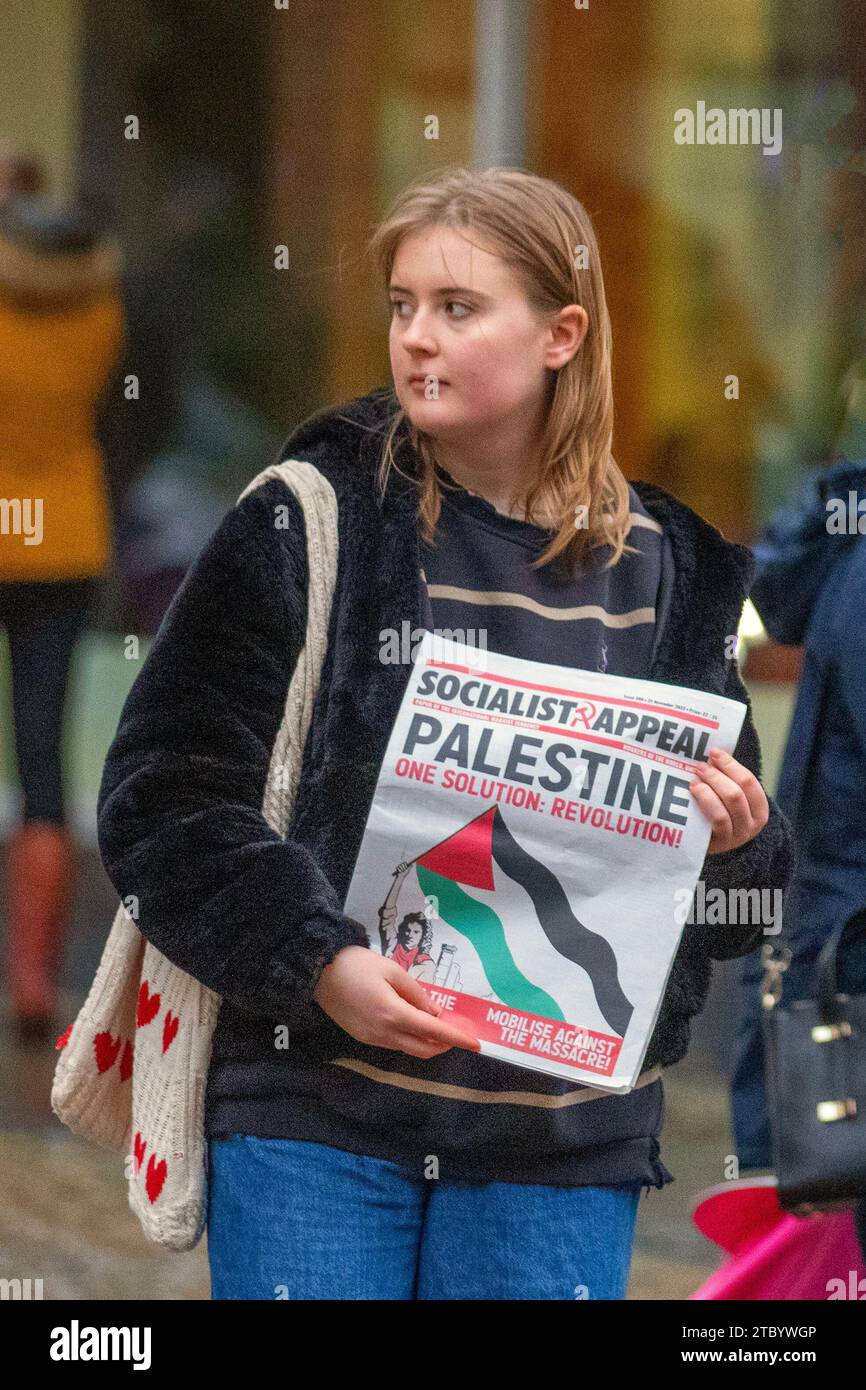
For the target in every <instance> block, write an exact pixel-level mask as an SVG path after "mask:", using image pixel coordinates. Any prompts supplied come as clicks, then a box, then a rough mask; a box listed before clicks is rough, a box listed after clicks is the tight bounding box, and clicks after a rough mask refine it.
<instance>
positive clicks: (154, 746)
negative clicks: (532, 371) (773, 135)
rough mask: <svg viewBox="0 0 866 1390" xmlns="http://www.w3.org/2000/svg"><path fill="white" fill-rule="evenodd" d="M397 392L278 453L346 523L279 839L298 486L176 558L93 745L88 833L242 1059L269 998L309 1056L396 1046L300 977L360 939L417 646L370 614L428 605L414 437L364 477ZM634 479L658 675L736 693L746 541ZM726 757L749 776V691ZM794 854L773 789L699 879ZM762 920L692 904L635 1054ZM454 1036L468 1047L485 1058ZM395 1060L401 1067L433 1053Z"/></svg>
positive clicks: (675, 1025) (308, 430)
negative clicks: (271, 798) (272, 775)
mask: <svg viewBox="0 0 866 1390" xmlns="http://www.w3.org/2000/svg"><path fill="white" fill-rule="evenodd" d="M394 404H395V399H394V396H393V393H392V392H390V391H389V390H387V389H384V388H381V389H378V390H376V391H373V392H370V393H369V394H368V395H367V396H363V397H360V398H358V399H356V400H354V401H351V402H349V403H348V404H347V405H344V406H343V407H341V408H338V409H327V410H324V411H320V412H318V413H317V414H316V415H314V416H312V417H310V418H309V419H308V420H306V421H305V422H304V423H303V424H302V425H300V426H299V427H298V428H297V429H296V430H295V431H294V433H293V434H292V435H290V436H289V438H288V440H287V441H286V443H285V445H284V447H283V450H282V453H281V458H302V459H306V460H307V461H309V462H310V463H312V464H313V465H314V466H315V467H316V468H318V469H319V470H320V471H321V472H322V473H323V474H324V475H325V477H326V478H327V479H328V480H329V482H330V483H331V485H332V486H333V488H334V490H335V492H336V496H337V500H338V505H339V544H340V549H339V567H338V575H337V587H336V592H335V598H334V606H333V611H332V617H331V627H330V631H329V642H328V649H327V657H326V661H325V666H324V670H323V675H322V682H321V688H320V691H319V694H318V698H317V701H316V706H315V711H314V717H313V722H312V727H311V730H310V735H309V738H308V740H307V743H306V746H305V750H304V758H303V765H302V774H301V782H300V788H299V792H298V799H297V803H296V808H295V814H294V819H293V823H292V825H291V827H290V831H289V834H288V836H287V837H286V839H285V840H283V839H281V838H280V837H279V836H278V835H276V834H275V833H274V832H273V831H272V830H270V828H269V827H268V826H267V824H266V822H265V820H264V819H263V817H262V814H261V805H262V796H263V787H264V779H265V777H266V775H267V771H268V765H269V761H270V757H271V750H272V746H273V741H274V737H275V734H276V730H277V727H278V725H279V722H280V717H281V715H282V711H283V707H284V703H285V697H286V691H287V688H288V683H289V680H290V678H291V673H292V671H293V669H294V664H295V661H296V659H297V656H298V652H299V650H300V645H301V643H302V641H303V637H304V632H305V623H306V577H307V548H306V541H305V536H304V528H303V517H302V513H301V510H300V507H299V505H298V503H297V502H296V500H295V499H294V497H292V496H291V495H290V494H288V493H287V491H286V489H285V488H284V487H283V485H282V484H281V483H279V482H270V483H267V484H265V485H264V486H262V487H260V488H258V489H257V490H256V491H255V492H253V493H252V494H250V495H249V496H248V497H246V498H245V499H244V500H243V501H242V502H241V503H239V504H238V505H237V506H235V507H234V508H233V509H232V510H231V511H230V512H229V513H228V514H227V516H226V517H225V518H224V520H223V522H222V523H221V525H220V527H219V529H218V530H217V532H216V533H215V535H214V536H213V538H212V539H211V541H210V542H209V543H208V545H207V546H206V548H205V550H204V552H203V553H202V555H201V556H200V557H199V559H198V561H197V562H196V564H195V565H194V566H193V568H192V570H191V571H190V572H189V573H188V574H187V577H186V579H185V581H184V583H183V584H182V585H181V587H180V589H179V590H178V592H177V593H176V595H175V597H174V599H173V601H172V604H171V606H170V608H169V610H168V612H167V613H166V616H165V619H164V620H163V623H162V626H161V627H160V630H159V633H158V634H157V637H156V640H155V642H154V645H153V647H152V649H151V651H150V652H149V653H148V656H147V659H146V660H145V662H144V664H143V667H142V670H141V672H140V673H139V675H138V677H137V679H136V681H135V684H134V685H133V688H132V690H131V691H130V694H129V696H128V698H127V700H126V704H125V706H124V709H123V713H122V716H121V720H120V725H119V728H118V731H117V734H116V737H115V739H114V742H113V743H112V745H111V748H110V750H109V753H108V757H107V760H106V763H105V769H104V774H103V779H102V785H101V789H100V795H99V806H98V832H99V844H100V849H101V853H102V857H103V862H104V864H105V867H106V870H107V872H108V874H109V877H110V878H111V880H112V882H113V884H114V887H115V888H116V890H117V892H118V893H119V895H120V896H121V897H123V898H126V897H127V896H128V895H130V894H134V895H136V896H137V898H138V900H139V907H140V914H141V916H140V921H139V925H140V927H141V930H142V932H143V933H144V934H145V936H146V937H148V938H149V939H150V940H151V941H152V942H154V944H155V945H156V946H157V947H158V949H159V950H160V951H162V952H163V954H164V955H166V956H168V957H169V959H171V960H173V961H174V962H175V963H176V964H178V965H179V966H181V968H183V969H184V970H186V971H188V972H189V973H190V974H192V975H194V976H196V977H197V978H199V979H200V980H202V981H203V982H204V983H205V984H206V985H208V986H210V988H212V989H213V990H215V991H216V992H217V993H219V994H220V995H222V996H223V1001H224V1002H223V1012H224V1013H225V1012H226V1010H228V1011H230V1012H229V1013H228V1015H227V1017H226V1018H225V1020H224V1019H222V1018H221V1020H220V1024H219V1028H220V1029H221V1030H223V1031H222V1034H221V1037H222V1043H220V1039H217V1042H216V1044H215V1047H216V1050H217V1052H219V1051H220V1047H221V1046H222V1047H223V1048H224V1049H227V1048H228V1042H227V1040H226V1036H227V1035H226V1030H229V1029H231V1028H234V1029H235V1034H236V1037H235V1042H236V1044H237V1049H241V1050H245V1055H246V1056H247V1057H248V1058H249V1059H250V1060H252V1057H253V1054H254V1052H255V1048H254V1046H253V1043H252V1041H251V1037H252V1033H251V1031H250V1030H254V1029H255V1028H256V1027H257V1026H258V1027H261V1028H262V1048H263V1055H264V1053H269V1054H270V1057H271V1058H273V1042H272V1036H271V1037H270V1038H269V1037H268V1036H266V1032H267V1030H266V1029H265V1027H264V1025H265V1021H267V1020H271V1021H272V1020H275V1019H277V1020H282V1021H288V1022H289V1023H290V1025H291V1027H292V1028H293V1030H294V1031H295V1036H298V1037H306V1039H307V1044H306V1045H308V1051H309V1054H310V1055H313V1053H317V1055H320V1056H321V1057H334V1056H335V1055H336V1053H337V1052H340V1053H342V1054H344V1055H345V1056H349V1057H355V1058H364V1059H367V1060H368V1061H370V1060H373V1061H375V1062H376V1063H377V1064H378V1065H380V1066H381V1065H382V1062H383V1058H384V1057H385V1056H386V1055H387V1054H385V1053H384V1052H383V1051H382V1050H380V1049H375V1048H371V1047H365V1046H364V1045H362V1044H360V1043H357V1042H356V1041H355V1040H354V1039H352V1038H350V1037H349V1036H348V1035H347V1034H346V1033H345V1032H343V1030H341V1029H339V1028H338V1027H337V1025H336V1024H334V1023H333V1022H332V1021H331V1020H330V1019H329V1018H328V1017H327V1015H325V1014H324V1013H323V1011H322V1010H321V1009H319V1007H318V1005H317V1004H315V1002H314V1001H313V1000H312V998H311V994H312V991H313V990H314V989H315V986H316V983H317V981H318V978H319V974H320V972H321V970H322V968H323V967H324V966H325V965H326V964H327V963H328V962H329V961H330V960H331V959H332V958H333V957H334V955H335V954H336V953H337V951H339V950H340V949H341V948H342V947H344V946H346V945H349V944H357V945H366V944H367V937H366V933H365V931H364V929H363V927H362V926H361V925H360V923H358V922H355V921H353V920H352V919H350V918H348V917H346V916H345V915H344V914H343V912H342V904H343V902H344V900H345V895H346V892H347V889H348V886H349V882H350V879H351V875H352V870H353V867H354V862H355V858H356V855H357V852H358V849H359V847H360V842H361V837H362V835H363V831H364V827H365V823H366V819H367V814H368V810H369V807H370V803H371V801H372V797H373V793H374V790H375V785H376V780H377V776H378V770H379V766H380V763H381V760H382V757H383V754H384V750H385V747H386V744H387V741H388V737H389V734H390V731H391V728H392V725H393V722H394V719H395V717H396V714H397V710H398V708H399V705H400V701H401V697H402V694H403V690H404V688H405V684H406V681H407V679H408V666H406V665H400V664H383V662H382V661H381V660H380V659H379V650H380V633H381V632H382V630H383V629H393V630H395V631H397V632H398V633H399V632H401V630H402V624H403V623H404V622H405V621H407V620H408V623H409V628H410V630H413V629H416V628H418V627H420V626H421V624H422V615H423V612H424V608H423V603H424V586H423V583H422V581H421V577H420V552H419V537H418V529H417V524H416V519H415V509H416V504H417V489H416V486H415V484H414V482H413V481H412V478H411V469H412V451H411V449H410V448H409V445H408V441H406V440H403V441H402V443H401V446H400V453H398V461H399V462H400V466H401V468H402V469H403V470H404V471H405V472H406V473H409V474H410V477H409V478H408V479H407V478H403V477H401V476H400V475H399V474H397V473H393V472H392V475H391V478H390V480H389V484H388V491H387V493H386V496H385V499H384V502H383V503H381V504H380V503H379V502H378V501H377V495H376V492H375V488H374V472H375V465H376V462H377V459H378V456H379V452H380V448H381V443H382V432H383V429H384V427H385V424H386V420H387V418H388V416H389V412H390V411H392V410H393V408H394ZM634 487H635V489H636V491H637V493H638V495H639V497H640V499H641V501H642V502H643V504H644V506H645V507H646V509H647V511H648V512H649V513H650V514H651V515H652V516H654V517H655V518H656V519H657V520H658V521H659V522H660V523H661V524H662V526H663V527H664V529H665V531H666V532H667V534H668V536H669V538H670V543H671V546H672V552H673V559H674V577H673V584H672V588H671V591H670V594H669V596H668V602H667V603H666V605H665V607H664V610H660V612H659V617H658V625H657V634H656V646H655V655H654V659H653V664H652V670H651V673H650V675H651V679H652V680H655V681H662V682H666V683H669V684H673V685H682V686H691V687H694V688H696V689H699V690H707V691H713V692H715V693H717V694H720V695H726V696H728V697H730V698H731V699H734V700H740V701H743V702H744V703H745V704H746V705H747V706H748V705H749V700H748V695H747V693H746V690H745V688H744V686H743V683H742V681H741V678H740V674H739V670H738V668H737V663H736V660H735V659H732V658H731V657H730V656H729V655H728V654H727V652H728V650H729V649H730V642H729V641H728V642H726V639H730V638H731V637H732V636H733V634H735V633H736V631H737V626H738V623H739V619H740V614H741V610H742V606H743V602H744V600H745V598H746V597H747V595H748V592H749V586H750V581H751V576H752V571H753V567H754V559H753V556H752V554H751V551H749V550H748V549H746V548H745V547H744V546H741V545H736V544H733V543H731V542H729V541H727V540H725V538H724V537H723V536H722V535H721V533H720V532H719V531H718V530H717V529H716V528H715V527H713V526H711V525H710V524H708V523H707V522H706V521H704V520H703V519H702V518H701V517H700V516H698V515H697V514H696V513H695V512H694V511H693V510H691V509H690V508H689V507H687V506H685V505H684V504H683V503H681V502H679V501H677V500H676V499H675V498H674V497H672V496H671V495H670V494H668V493H667V492H665V491H663V490H662V489H661V488H659V487H656V486H654V485H651V484H649V483H643V482H636V483H635V484H634ZM287 504H289V506H290V516H291V518H292V520H293V524H292V525H291V526H289V527H288V528H280V527H275V525H274V507H275V506H277V505H279V506H283V507H285V506H286V505H287ZM735 756H736V758H737V759H738V760H740V761H741V762H742V763H744V764H745V765H746V766H747V767H748V768H750V769H751V770H752V771H753V772H754V773H755V774H756V776H757V777H758V778H760V777H761V754H760V748H759V744H758V738H757V735H756V732H755V727H754V724H753V722H752V716H751V709H750V708H749V709H748V712H747V714H746V718H745V722H744V724H743V728H742V732H741V735H740V738H739V741H738V744H737V747H736V749H735ZM791 867H792V835H791V829H790V826H789V824H788V822H787V820H786V819H785V817H784V816H783V814H782V813H781V811H780V810H779V808H778V806H777V805H776V804H775V802H774V801H773V800H772V799H771V800H770V817H769V821H768V823H767V825H766V826H765V827H764V828H763V829H762V830H761V832H760V833H759V834H758V835H757V836H756V837H755V838H754V839H753V840H752V841H751V842H749V843H748V844H746V845H743V846H742V847H740V848H739V849H736V850H733V851H731V852H730V853H727V854H718V855H709V856H707V859H706V860H705V863H704V866H703V871H702V877H703V879H704V883H705V888H706V891H707V893H709V892H710V890H711V889H714V888H722V889H735V888H739V889H757V890H764V889H769V890H773V889H781V890H784V889H785V888H786V886H787V883H788V880H789V877H790V874H791ZM762 932H763V927H762V926H761V924H760V923H756V922H755V921H754V920H753V919H751V918H749V919H747V920H746V921H745V922H741V923H740V924H729V925H711V924H707V923H703V922H701V921H695V922H690V923H687V924H686V926H685V927H684V930H683V935H682V939H681V943H680V946H679V949H678V951H677V954H676V958H675V960H674V963H673V966H672V969H671V972H670V976H669V979H668V982H667V987H666V990H665V994H664V999H663V1003H662V1007H661V1010H660V1013H659V1016H658V1018H657V1022H656V1027H655V1029H654V1032H653V1035H652V1038H651V1040H650V1044H649V1049H648V1051H647V1054H646V1057H645V1062H644V1068H645V1069H647V1068H650V1067H652V1066H653V1065H654V1064H656V1063H659V1064H660V1065H661V1066H662V1067H665V1066H670V1065H671V1064H672V1063H674V1062H676V1061H678V1060H679V1059H680V1058H682V1056H683V1055H684V1053H685V1052H686V1049H687V1046H688V1037H689V1020H690V1018H691V1017H692V1016H693V1015H694V1014H695V1013H696V1012H697V1011H698V1010H699V1009H700V1008H701V1007H702V1005H703V1003H704V1000H705V998H706V994H707V990H708V987H709V982H710V969H711V961H712V960H714V959H715V960H725V959H729V958H731V957H734V956H740V955H744V954H746V953H748V952H750V951H751V950H753V949H754V947H755V946H756V945H757V944H758V943H759V942H760V941H761V939H762ZM242 1027H245V1028H246V1030H247V1031H246V1034H245V1041H244V1042H243V1043H241V1042H239V1041H238V1038H239V1037H240V1031H239V1030H241V1029H242ZM271 1033H272V1028H271ZM455 1051H460V1052H461V1053H462V1057H461V1061H462V1062H463V1063H464V1064H465V1065H466V1066H470V1065H472V1066H474V1065H476V1064H479V1062H480V1061H486V1062H487V1063H488V1064H489V1063H490V1061H491V1059H479V1058H478V1057H476V1056H475V1054H470V1053H463V1050H462V1049H456V1050H454V1049H452V1052H455ZM448 1055H449V1054H443V1056H448ZM392 1060H393V1057H392ZM400 1060H401V1062H402V1063H404V1064H405V1065H404V1066H403V1067H402V1070H404V1071H406V1070H408V1069H409V1068H410V1066H414V1067H415V1068H416V1069H417V1068H422V1067H425V1066H430V1063H422V1062H419V1061H418V1060H417V1059H410V1058H408V1057H405V1056H403V1057H401V1059H400ZM434 1060H438V1061H442V1057H440V1058H439V1059H434ZM529 1075H530V1074H529V1073H527V1072H522V1073H521V1076H523V1077H529ZM533 1080H538V1078H536V1077H534V1076H533ZM542 1081H543V1082H553V1079H552V1078H549V1077H544V1078H540V1081H539V1084H541V1082H542ZM554 1084H555V1082H554ZM563 1089H564V1083H563ZM601 1103H602V1104H606V1103H607V1102H601Z"/></svg>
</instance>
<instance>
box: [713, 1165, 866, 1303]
mask: <svg viewBox="0 0 866 1390" xmlns="http://www.w3.org/2000/svg"><path fill="white" fill-rule="evenodd" d="M776 1186H777V1185H776V1179H775V1178H774V1177H767V1178H743V1179H741V1180H740V1181H738V1182H726V1183H722V1184H720V1186H718V1187H714V1188H711V1189H710V1190H709V1191H708V1192H705V1193H703V1194H702V1197H701V1199H700V1200H699V1201H698V1203H697V1205H696V1206H695V1208H694V1210H693V1212H692V1220H693V1221H694V1223H695V1225H696V1226H697V1228H698V1230H699V1231H701V1232H702V1233H703V1234H704V1235H705V1236H707V1237H708V1239H710V1240H712V1241H714V1242H715V1244H716V1245H719V1246H721V1248H722V1249H723V1250H725V1251H727V1252H728V1254H729V1255H730V1259H728V1260H726V1261H725V1263H724V1264H723V1265H722V1266H721V1268H720V1269H717V1270H716V1272H715V1273H714V1274H711V1275H710V1277H709V1279H708V1280H707V1281H706V1283H704V1284H702V1285H701V1287H700V1288H699V1289H696V1290H695V1292H694V1293H693V1294H690V1295H689V1297H690V1298H692V1299H711V1298H719V1299H754V1300H760V1301H769V1300H772V1299H809V1300H813V1301H817V1300H820V1301H832V1300H834V1299H866V1261H864V1259H863V1253H862V1251H861V1249H860V1243H859V1241H858V1239H857V1233H856V1230H855V1228H854V1212H853V1210H852V1208H851V1207H847V1208H845V1209H844V1210H841V1211H822V1212H815V1213H814V1214H812V1215H811V1216H793V1215H791V1213H789V1212H785V1211H783V1210H782V1209H781V1207H780V1206H779V1200H778V1194H777V1191H776Z"/></svg>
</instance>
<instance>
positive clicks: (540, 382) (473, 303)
mask: <svg viewBox="0 0 866 1390" xmlns="http://www.w3.org/2000/svg"><path fill="white" fill-rule="evenodd" d="M390 298H391V305H392V310H391V331H390V338H389V347H390V353H391V371H392V374H393V377H394V387H395V390H396V393H397V397H398V399H399V401H400V404H401V406H402V407H403V409H404V410H405V411H406V414H407V415H408V416H409V419H410V420H411V422H412V424H413V425H415V426H416V428H418V429H419V430H421V431H422V432H424V433H427V434H430V435H432V436H434V437H436V438H442V439H448V438H455V437H457V436H458V435H460V434H462V433H465V432H466V431H467V430H468V431H470V432H472V433H478V432H479V431H482V430H483V429H484V428H485V427H486V426H492V425H494V424H496V425H500V424H501V423H502V422H503V420H504V419H506V418H509V417H510V418H513V419H514V420H515V421H519V420H524V421H525V419H526V416H527V412H530V413H531V415H532V416H533V417H534V415H535V413H536V412H537V410H538V408H539V405H540V404H541V403H542V402H543V401H544V400H545V398H546V395H547V391H548V389H549V383H550V382H551V380H552V378H551V376H550V369H553V370H555V369H556V368H558V367H560V366H562V364H563V362H565V361H567V360H568V358H569V357H570V356H571V355H572V354H573V352H574V351H575V350H576V348H575V342H576V343H577V345H578V346H579V343H580V340H581V339H582V337H583V331H581V328H580V325H581V322H582V320H581V318H580V316H583V319H585V318H586V314H585V311H584V310H583V309H581V308H578V307H577V306H571V311H572V312H571V313H570V311H569V310H568V309H566V310H562V311H560V316H554V318H553V319H548V320H546V321H545V320H542V319H540V318H539V317H538V316H537V315H536V314H535V312H534V311H533V310H532V309H531V308H530V306H529V304H528V302H527V300H526V297H525V295H524V293H523V290H522V288H521V286H520V284H519V283H518V281H517V280H516V279H515V278H514V276H513V275H512V273H511V271H510V270H509V268H508V266H507V265H506V264H505V262H504V261H503V260H501V259H500V257H499V256H497V255H495V254H493V253H492V252H491V251H487V250H480V249H479V247H478V246H477V245H473V244H472V243H471V242H470V241H468V240H467V239H466V237H465V236H464V235H463V234H462V233H460V232H457V231H455V230H454V229H453V228H451V227H438V226H437V227H425V228H422V229H421V230H419V231H416V232H412V233H411V234H410V235H408V236H406V237H405V238H404V239H403V241H402V242H401V244H400V247H399V249H398V251H397V255H396V257H395V260H394V266H393V269H392V272H391V284H390ZM562 315H564V316H565V317H564V319H563V320H562V323H563V327H561V328H557V327H556V326H555V325H556V322H557V321H558V320H559V319H560V318H561V316H562ZM575 315H577V319H576V320H575ZM569 325H570V326H569ZM575 333H577V335H578V336H577V338H575ZM413 376H420V377H422V378H425V377H426V378H428V379H429V378H432V379H433V380H432V389H431V386H430V385H428V386H427V388H426V389H425V382H424V380H421V381H420V382H418V381H416V382H414V383H413V382H411V380H410V378H411V377H413Z"/></svg>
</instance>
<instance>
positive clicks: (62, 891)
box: [6, 821, 77, 1039]
mask: <svg viewBox="0 0 866 1390" xmlns="http://www.w3.org/2000/svg"><path fill="white" fill-rule="evenodd" d="M76 870H77V864H76V856H75V842H74V839H73V837H72V835H71V833H70V831H69V830H68V828H67V827H66V826H62V825H53V824H51V823H50V822H48V821H25V822H24V824H22V825H18V826H17V827H16V828H15V830H14V831H13V832H12V835H11V837H10V840H9V843H8V847H7V879H6V882H7V894H6V896H7V902H8V904H9V919H8V933H7V962H8V981H9V992H10V996H11V1000H12V1010H13V1013H14V1015H15V1018H16V1022H17V1026H18V1031H19V1034H20V1036H21V1037H22V1038H26V1039H32V1038H40V1039H44V1038H46V1037H50V1036H51V1033H52V1031H53V1029H54V1027H55V1022H56V1020H55V1014H56V1010H57V1002H58V1001H57V982H58V976H59V973H60V964H61V960H62V957H63V947H64V943H65V940H66V931H67V926H68V919H69V909H70V906H71V903H72V895H73V892H74V887H75V876H76Z"/></svg>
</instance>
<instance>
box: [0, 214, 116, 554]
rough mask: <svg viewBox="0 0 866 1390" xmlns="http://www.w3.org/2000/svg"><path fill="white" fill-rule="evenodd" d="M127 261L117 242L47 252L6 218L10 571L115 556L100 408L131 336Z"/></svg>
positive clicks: (1, 281) (2, 241)
mask: <svg viewBox="0 0 866 1390" xmlns="http://www.w3.org/2000/svg"><path fill="white" fill-rule="evenodd" d="M8 207H9V205H8V204H7V205H6V208H4V209H3V212H5V211H6V209H8ZM119 267H120V251H119V248H118V246H117V244H116V243H115V242H113V241H108V240H103V241H94V243H93V245H92V246H91V247H90V248H89V249H85V250H80V249H75V248H73V249H70V250H68V251H62V252H61V253H60V254H57V252H56V248H55V250H54V252H53V253H52V254H46V252H45V249H44V248H42V247H39V246H35V245H33V244H27V241H26V239H22V238H21V237H20V236H18V235H12V236H10V235H9V234H8V230H7V224H6V223H5V221H4V219H2V218H0V581H7V580H55V579H80V578H85V577H86V576H90V575H99V574H102V573H104V571H105V570H106V569H107V567H108V562H109V557H110V553H111V518H110V511H109V504H108V491H107V487H106V482H105V470H104V462H103V458H102V455H101V452H100V449H99V446H98V444H97V442H96V439H95V416H96V410H97V407H98V405H99V401H100V398H101V396H102V393H103V391H104V389H105V387H106V386H107V384H108V382H109V380H110V378H111V376H112V374H113V372H114V371H115V370H116V368H117V365H118V362H119V359H120V353H121V350H122V346H123V336H124V322H123V310H122V305H121V300H120V295H119V290H118V276H119Z"/></svg>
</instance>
